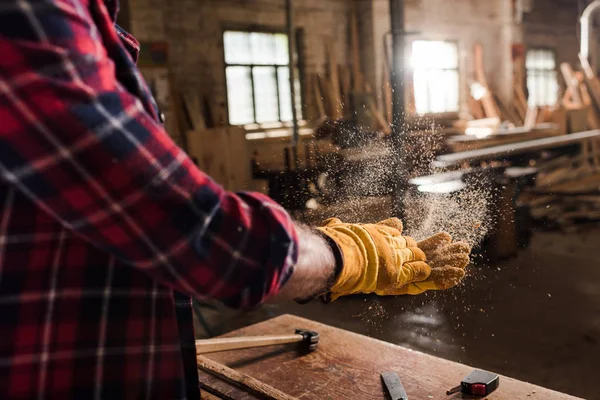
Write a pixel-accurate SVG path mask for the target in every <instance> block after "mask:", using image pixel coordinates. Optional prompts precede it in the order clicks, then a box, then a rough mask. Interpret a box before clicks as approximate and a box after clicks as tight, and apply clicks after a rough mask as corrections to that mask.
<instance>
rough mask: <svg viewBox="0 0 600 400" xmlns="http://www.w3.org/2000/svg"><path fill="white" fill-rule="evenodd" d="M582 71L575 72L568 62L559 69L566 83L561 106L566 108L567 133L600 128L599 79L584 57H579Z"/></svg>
mask: <svg viewBox="0 0 600 400" xmlns="http://www.w3.org/2000/svg"><path fill="white" fill-rule="evenodd" d="M581 66H582V69H583V72H576V71H574V70H573V68H572V66H571V65H570V64H569V63H562V64H561V65H560V70H561V72H562V76H563V78H564V80H565V83H566V87H567V89H566V91H565V95H564V96H563V98H562V100H561V106H562V107H564V109H565V110H566V119H567V129H568V131H569V133H574V132H581V131H585V130H587V129H598V128H600V81H598V78H597V77H596V75H595V74H594V72H593V70H592V68H591V67H590V64H589V62H588V60H587V59H586V58H583V57H581Z"/></svg>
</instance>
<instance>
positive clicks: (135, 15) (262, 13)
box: [129, 0, 349, 108]
mask: <svg viewBox="0 0 600 400" xmlns="http://www.w3.org/2000/svg"><path fill="white" fill-rule="evenodd" d="M129 1H130V2H131V3H130V15H131V29H132V32H133V33H134V35H135V36H136V37H137V38H138V39H140V40H141V41H167V42H168V43H169V53H170V54H169V59H170V67H171V72H172V74H173V78H174V81H175V84H176V85H177V87H178V88H180V89H183V88H186V89H194V90H197V91H199V92H200V93H203V94H204V95H205V96H208V97H209V98H210V99H211V101H212V102H213V104H217V105H218V106H219V107H222V108H226V87H225V68H224V61H223V35H222V33H223V30H224V29H227V28H231V27H246V28H248V27H251V26H252V25H258V26H261V27H272V28H274V29H285V8H284V4H285V3H284V1H283V0H176V1H165V0H129ZM348 12H349V2H348V1H345V0H302V1H295V14H296V15H295V19H294V20H295V23H296V26H297V28H300V29H302V30H303V32H304V42H305V46H304V47H303V48H302V49H301V51H302V53H303V55H304V57H303V61H304V62H303V64H304V67H305V70H306V72H307V73H309V72H314V71H322V70H323V68H324V64H325V40H326V39H327V38H329V37H332V38H335V40H334V41H333V43H334V46H335V50H336V53H337V58H338V62H340V63H342V62H344V61H345V60H346V57H347V48H348V45H347V37H348V33H347V29H348ZM306 89H307V90H310V88H306ZM310 95H311V93H307V97H308V96H310Z"/></svg>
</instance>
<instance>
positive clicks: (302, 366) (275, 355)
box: [201, 315, 575, 400]
mask: <svg viewBox="0 0 600 400" xmlns="http://www.w3.org/2000/svg"><path fill="white" fill-rule="evenodd" d="M292 328H303V329H310V330H313V331H316V332H318V333H319V335H320V341H319V347H318V349H317V350H316V351H314V352H312V353H310V354H305V355H302V354H299V353H297V352H294V351H289V349H287V348H284V347H274V348H270V349H267V348H262V349H247V350H240V351H234V352H227V353H218V354H212V355H208V356H207V358H210V359H213V360H215V361H218V362H219V363H221V364H225V365H228V366H230V367H231V368H235V369H236V370H237V371H239V372H241V373H244V374H247V375H249V376H251V377H253V378H255V379H257V380H259V381H261V382H264V383H266V384H268V385H270V386H273V387H274V388H275V389H278V390H280V391H282V392H284V393H287V394H288V395H291V396H295V397H297V398H302V399H306V400H312V399H315V400H316V399H319V400H321V399H332V400H336V399H361V400H371V399H373V400H381V399H383V398H384V393H383V388H382V385H381V378H380V374H381V373H382V372H388V371H395V372H397V373H398V374H399V376H400V378H401V379H402V383H403V384H404V387H405V388H406V391H407V393H408V395H409V398H410V399H411V400H430V399H432V398H435V399H438V398H447V397H446V390H448V389H450V388H452V387H454V386H456V384H457V383H458V382H460V381H461V379H462V378H464V377H465V376H467V375H468V374H469V373H470V372H471V371H472V368H471V367H469V366H466V365H462V364H458V363H455V362H452V361H447V360H443V359H440V358H436V357H433V356H430V355H427V354H423V353H420V352H417V351H412V350H408V349H404V348H402V347H400V346H396V345H393V344H390V343H385V342H382V341H379V340H376V339H373V338H369V337H366V336H362V335H358V334H355V333H352V332H348V331H345V330H342V329H337V328H334V327H331V326H327V325H323V324H320V323H317V322H314V321H310V320H306V319H303V318H299V317H296V316H292V315H283V316H280V317H277V318H274V319H271V320H269V321H265V322H262V323H259V324H256V325H252V326H250V327H247V328H243V329H240V330H238V331H235V332H232V333H230V334H228V335H225V336H226V337H235V336H250V335H252V336H254V335H270V334H278V333H284V332H289V330H290V329H292ZM201 379H202V378H201ZM488 397H489V399H490V400H495V399H498V400H502V399H505V400H508V399H511V400H512V399H531V400H541V399H543V400H558V399H561V400H567V399H575V398H574V397H571V396H568V395H565V394H561V393H558V392H554V391H551V390H548V389H544V388H541V387H539V386H535V385H531V384H528V383H525V382H520V381H517V380H515V379H512V378H507V377H504V376H502V377H501V378H500V387H499V388H498V390H497V391H495V392H494V393H493V394H492V395H490V396H488ZM236 399H239V400H247V399H251V397H245V396H241V397H236Z"/></svg>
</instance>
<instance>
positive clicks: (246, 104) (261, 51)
mask: <svg viewBox="0 0 600 400" xmlns="http://www.w3.org/2000/svg"><path fill="white" fill-rule="evenodd" d="M223 39H224V45H225V76H226V79H227V99H228V108H229V123H230V124H231V125H245V124H253V123H258V124H262V123H272V122H287V121H291V120H292V107H291V99H290V66H289V55H288V37H287V35H285V34H282V33H263V32H242V31H226V32H225V33H224V37H223ZM295 76H296V77H298V76H299V74H298V73H296V75H295ZM299 82H300V81H299V80H298V79H296V82H295V86H296V87H295V89H296V110H297V113H298V118H301V115H302V114H301V112H302V107H301V104H302V100H301V98H300V83H299Z"/></svg>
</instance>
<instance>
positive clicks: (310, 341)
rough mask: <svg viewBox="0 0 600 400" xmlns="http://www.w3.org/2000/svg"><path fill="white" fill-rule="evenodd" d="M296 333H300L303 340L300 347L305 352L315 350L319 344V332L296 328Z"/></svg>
mask: <svg viewBox="0 0 600 400" xmlns="http://www.w3.org/2000/svg"><path fill="white" fill-rule="evenodd" d="M296 334H297V335H302V337H303V338H304V340H303V341H302V344H301V349H303V350H304V351H307V352H311V351H315V350H316V349H317V345H318V344H319V334H318V333H317V332H315V331H309V330H307V329H296Z"/></svg>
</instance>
